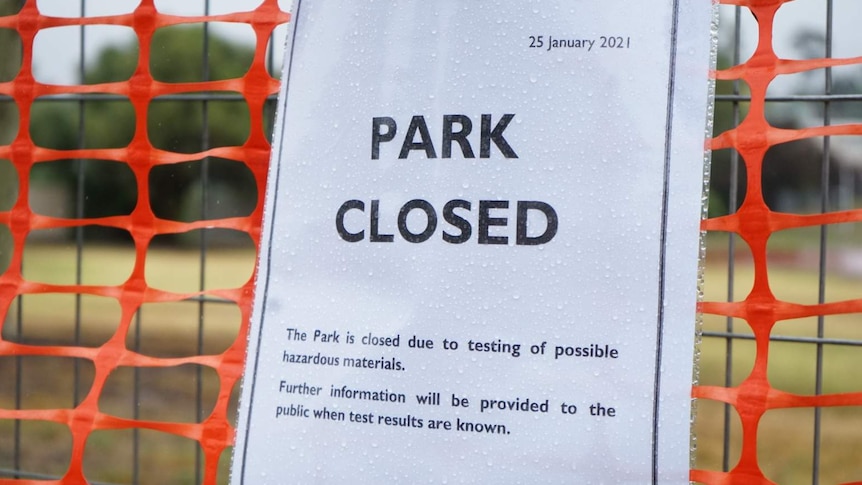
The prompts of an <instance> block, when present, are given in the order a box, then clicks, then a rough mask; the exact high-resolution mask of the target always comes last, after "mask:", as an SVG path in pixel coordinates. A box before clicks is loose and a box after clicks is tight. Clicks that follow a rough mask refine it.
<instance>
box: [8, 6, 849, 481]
mask: <svg viewBox="0 0 862 485" xmlns="http://www.w3.org/2000/svg"><path fill="white" fill-rule="evenodd" d="M261 1H262V0H209V1H205V0H183V1H175V0H161V1H158V0H157V1H155V6H156V9H157V10H158V12H160V13H162V14H170V15H176V16H217V15H222V14H224V15H229V14H235V13H237V12H245V11H252V10H254V9H255V8H257V7H258V6H259V5H260V4H261ZM138 3H139V1H138V0H85V1H81V0H38V1H37V2H36V4H37V5H38V9H39V11H40V12H41V13H42V14H43V15H46V16H52V17H64V18H74V17H99V16H110V15H123V14H128V13H132V12H133V11H134V10H135V8H136V7H137V6H138ZM289 3H290V2H289V1H288V0H281V1H278V6H279V7H280V8H281V9H282V10H284V11H287V10H288V8H289V6H290V5H289ZM22 4H23V2H22V1H19V0H0V16H8V15H13V14H15V13H17V12H18V11H19V10H20V8H21V6H22ZM718 9H719V16H720V28H719V34H718V43H719V50H718V59H717V63H718V67H719V68H720V69H722V68H727V67H729V66H733V65H738V64H741V63H743V62H745V61H746V60H748V59H749V58H750V57H751V56H752V54H753V53H754V52H755V49H756V48H757V45H758V42H759V39H760V35H759V33H758V24H757V21H756V19H755V18H754V17H753V16H752V15H751V13H750V12H749V11H748V9H746V8H740V7H733V6H728V5H721V6H719V8H718ZM860 20H862V2H860V1H859V0H795V1H792V2H789V3H786V4H784V5H783V6H782V7H781V9H780V10H779V12H778V15H777V16H776V21H775V26H774V30H773V37H772V38H773V47H774V49H775V52H776V54H777V55H778V56H780V57H782V58H787V59H814V58H824V57H857V56H862V29H859V28H858V23H859V21H860ZM285 34H286V27H285V26H284V25H280V26H279V27H277V28H275V30H274V32H273V35H272V36H271V37H269V38H268V39H267V45H266V46H265V53H266V54H265V66H266V70H267V72H268V73H269V74H270V75H271V76H273V77H275V78H278V77H279V73H280V69H281V58H282V56H283V43H284V36H285ZM149 48H150V49H151V55H150V57H149V59H150V62H149V66H148V69H149V72H150V74H151V75H152V78H153V80H154V81H155V82H156V83H165V84H172V83H195V82H203V81H218V80H230V79H236V78H241V77H243V76H244V75H245V74H246V73H247V72H249V69H250V68H251V66H252V65H253V62H254V56H255V52H256V49H259V46H258V38H257V37H256V34H255V31H254V30H253V29H252V28H251V26H250V25H248V24H246V23H243V22H241V21H216V20H213V21H209V22H206V23H184V24H180V25H171V26H167V27H163V28H159V29H157V30H156V32H155V34H154V36H153V39H152V42H151V44H150V46H149ZM140 51H141V46H140V45H139V42H138V37H137V35H136V33H135V31H134V30H133V29H131V28H129V27H125V26H119V25H109V24H108V23H105V24H100V25H90V26H86V27H82V26H63V27H53V28H44V29H42V30H40V31H39V32H38V34H37V35H36V37H35V41H34V45H33V59H32V67H33V75H34V77H35V80H36V81H37V82H39V83H45V84H52V85H58V86H82V85H93V84H102V83H122V82H125V81H128V80H129V79H130V78H131V76H132V75H133V74H134V72H135V70H136V68H137V66H138V60H139V56H140ZM21 52H22V47H21V37H20V35H19V34H18V33H17V32H16V31H15V30H13V29H10V28H0V83H4V82H8V81H11V80H13V79H15V77H16V75H17V73H18V72H19V71H20V69H21V65H22V62H23V59H22V56H21ZM766 96H767V103H766V105H767V111H766V116H767V119H768V121H769V123H770V124H771V125H772V126H775V127H781V128H788V129H795V128H804V127H815V126H824V125H829V124H845V123H860V122H862V64H859V63H856V64H853V65H850V66H844V67H838V68H831V69H820V70H814V71H806V72H802V73H800V74H794V75H786V76H779V77H778V78H777V79H775V80H774V81H773V82H772V83H771V84H770V86H769V90H768V91H767V94H766ZM749 99H750V91H749V87H748V86H746V85H745V83H743V82H740V81H733V82H731V81H719V82H717V84H716V105H715V119H714V133H715V134H719V133H722V132H725V131H727V130H729V129H731V128H733V127H735V126H738V125H739V124H740V123H743V122H744V120H745V117H746V115H747V112H748V106H749ZM272 106H274V96H271V101H270V102H269V104H267V105H266V106H265V107H264V109H263V113H262V115H261V114H260V113H258V112H257V110H253V109H251V108H250V107H249V105H248V103H247V101H246V99H245V98H244V97H243V95H242V93H240V92H238V91H230V90H226V91H209V90H207V91H198V92H177V93H175V94H170V95H165V96H162V97H159V98H156V99H154V100H153V101H152V102H151V103H150V106H149V109H148V112H147V119H146V130H147V135H148V138H149V141H150V143H151V144H152V145H153V147H154V148H156V149H159V150H165V151H170V152H173V153H177V154H180V155H182V156H189V155H192V154H199V153H202V152H206V151H207V150H209V149H211V148H218V147H238V146H243V145H244V144H246V143H247V142H248V139H249V137H250V133H252V132H253V131H254V129H253V127H254V126H259V125H262V127H263V132H264V133H265V134H266V135H267V136H269V134H270V132H271V129H272V118H273V115H274V110H273V109H272ZM253 116H262V119H253ZM19 122H20V115H19V111H18V107H17V106H16V104H15V102H14V101H13V100H12V98H11V97H9V96H4V95H2V94H0V146H3V145H9V144H10V143H12V142H13V140H14V139H15V137H16V135H17V134H18V132H19V129H20V128H21V127H20V126H19ZM137 123H138V121H137V120H136V117H135V111H134V108H133V106H132V104H131V103H130V101H129V100H128V98H124V97H122V96H117V95H113V94H108V93H98V92H92V93H87V94H63V93H59V94H54V95H49V96H43V97H41V98H38V99H36V100H35V101H34V102H33V105H32V112H31V117H30V120H29V129H30V132H31V134H32V140H33V143H34V144H35V145H36V146H37V147H39V148H44V149H48V150H61V151H73V150H78V149H82V148H83V149H122V148H124V147H126V146H127V145H128V144H129V143H130V142H131V141H132V139H133V137H134V135H135V130H136V126H138V125H137ZM860 171H862V135H860V136H841V137H831V138H823V137H819V138H806V139H803V140H800V141H796V142H791V143H785V144H781V145H776V146H774V147H772V148H771V149H770V150H769V151H768V152H767V153H766V156H765V158H764V162H763V166H762V174H761V175H762V181H761V182H762V194H763V198H764V201H765V203H766V204H767V206H768V207H769V209H771V210H772V211H776V212H784V213H794V214H817V213H822V212H834V211H843V210H852V209H857V208H859V204H860V199H859V192H860V190H862V179H860V175H862V174H861V173H860ZM27 177H28V181H29V194H28V201H27V203H28V204H29V207H30V209H31V210H32V211H33V212H34V213H36V214H38V215H42V216H47V217H52V218H74V219H90V218H103V217H114V216H118V217H123V216H128V215H130V214H132V212H133V211H134V210H135V208H136V205H137V204H138V201H139V194H138V190H139V184H138V183H137V181H136V176H135V173H134V172H133V170H132V169H131V168H130V166H129V165H128V164H126V163H123V162H122V161H121V160H114V159H81V158H74V157H70V158H68V159H64V158H57V159H56V160H52V161H46V162H40V163H36V164H34V166H33V168H32V170H31V171H30V173H29V174H27ZM148 177H149V179H148V181H147V183H148V188H149V194H148V201H149V204H150V207H151V209H152V211H153V214H154V215H155V217H157V218H159V219H164V220H167V221H175V222H178V223H190V222H194V221H209V220H213V221H215V220H222V219H231V218H249V217H252V216H253V215H254V214H256V211H257V210H258V204H259V201H260V200H261V197H262V193H261V188H260V187H261V186H260V185H259V181H260V180H259V176H258V175H257V174H256V173H255V172H254V171H253V170H252V169H251V168H250V164H249V163H248V161H247V160H243V159H231V158H227V157H216V156H203V155H201V156H200V157H199V158H197V159H194V160H188V161H183V162H181V163H170V164H168V163H166V164H162V165H158V166H156V167H154V168H153V169H152V170H151V171H150V172H149V176H148ZM747 177H748V174H747V173H746V170H745V166H744V164H743V161H742V160H740V158H739V155H738V154H737V153H736V152H734V151H733V150H730V149H724V150H716V151H715V152H714V153H713V154H712V165H711V170H710V179H709V206H708V216H709V217H710V218H715V217H720V216H723V215H727V214H731V213H733V212H735V211H736V210H737V209H738V208H739V207H740V205H741V204H742V203H743V201H744V199H745V192H746V191H745V187H746V184H747V183H748V180H747ZM18 189H19V184H18V176H17V171H16V169H15V167H14V166H13V165H12V163H11V160H9V159H4V158H3V157H0V212H3V211H10V210H12V208H13V207H14V206H15V204H16V202H17V200H18V196H19V191H18ZM11 241H12V235H11V232H10V230H9V228H8V227H6V226H4V225H3V224H0V274H2V273H3V272H4V271H5V270H6V269H7V267H8V265H9V262H10V257H11ZM860 241H862V229H860V227H859V224H854V223H847V224H840V225H835V226H834V227H829V228H826V227H825V226H824V227H807V228H801V229H793V230H788V231H780V232H777V233H775V234H774V235H773V236H772V237H771V238H770V240H769V247H768V255H767V256H768V258H769V261H770V283H771V284H772V290H773V291H774V292H775V294H776V297H777V298H779V299H780V300H785V301H792V302H801V303H818V302H824V301H841V300H849V299H853V298H859V294H860V291H859V290H860V283H862V245H860ZM255 249H256V248H255V242H254V239H253V238H252V237H250V234H249V232H247V231H239V230H230V229H220V228H207V227H201V228H198V229H194V230H190V231H180V232H175V233H166V234H160V235H157V236H156V237H155V238H154V239H153V241H152V244H151V245H150V247H149V248H148V250H147V262H146V268H145V273H146V279H147V283H148V284H149V285H151V286H153V287H155V288H158V289H160V290H164V291H168V292H175V293H177V294H184V293H195V292H204V293H205V294H204V296H202V297H197V298H187V299H184V300H183V301H175V302H164V303H148V304H144V305H143V306H142V307H141V308H140V309H139V311H138V312H137V314H136V316H135V318H134V323H133V325H132V331H130V332H129V333H128V336H127V341H126V346H127V348H129V349H133V350H134V351H135V352H139V353H141V354H144V355H149V356H153V357H157V358H176V357H184V356H191V355H218V354H220V353H222V352H225V351H226V349H228V348H230V347H231V346H232V345H234V344H235V342H236V340H237V338H238V336H239V334H240V327H241V319H242V311H241V309H240V308H239V306H238V305H237V304H236V302H232V301H229V300H225V299H222V298H218V297H217V296H214V295H213V294H211V292H212V290H215V289H222V288H239V287H243V286H244V285H247V284H248V283H249V279H250V278H251V276H252V274H253V270H254V265H255V258H256V254H255ZM705 249H706V250H705V260H704V265H705V266H704V267H705V271H704V287H703V290H704V294H705V297H704V299H705V300H707V301H739V300H742V299H744V298H745V296H746V294H747V292H748V291H749V290H750V289H751V287H752V281H753V278H754V271H753V269H752V267H751V261H752V255H751V251H750V250H749V249H748V248H747V246H746V245H745V243H744V242H743V241H741V240H740V239H739V238H738V237H736V236H734V235H732V234H729V233H719V232H710V233H708V234H706V235H705ZM136 261H137V254H136V248H135V244H134V241H133V240H132V237H131V235H130V234H129V232H127V231H124V230H119V229H117V228H115V227H106V226H104V225H98V224H93V225H85V226H83V227H80V226H79V227H66V228H51V229H44V230H35V231H32V232H30V234H29V235H28V237H27V240H26V244H25V247H24V255H23V272H24V273H23V275H24V277H25V278H26V279H28V280H31V281H39V282H43V283H48V284H77V285H120V284H122V283H123V282H124V281H126V279H127V278H128V277H129V275H130V274H131V272H132V271H133V270H134V267H135V264H136ZM207 292H210V293H207ZM2 310H3V308H0V318H2V317H3V312H2ZM5 317H6V320H5V324H4V325H3V328H2V332H3V333H2V337H3V339H4V340H7V341H13V342H19V343H26V344H28V345H37V346H38V345H77V346H91V347H98V346H99V345H102V344H104V343H105V342H106V341H108V340H109V339H111V338H112V337H113V335H114V334H115V332H116V329H117V325H118V322H119V321H120V320H121V318H122V309H121V307H120V305H119V304H118V303H117V301H116V300H115V299H112V298H106V297H100V296H93V295H88V294H68V293H45V294H28V295H23V296H20V297H18V298H16V299H15V301H14V303H11V304H10V305H9V306H8V308H7V309H6V311H5ZM703 331H704V338H703V342H702V344H701V348H700V364H699V379H700V383H701V384H703V385H717V386H725V387H731V386H735V385H738V384H739V383H740V382H741V381H742V380H743V379H745V378H746V377H747V376H748V375H749V374H750V372H751V369H752V365H753V362H754V354H755V350H754V342H753V339H752V331H751V329H750V328H749V327H748V326H747V324H746V322H744V321H742V320H738V319H733V318H724V317H718V316H714V315H707V316H705V317H704V321H703ZM772 337H773V343H772V344H771V346H770V368H769V380H770V383H771V384H772V385H773V386H774V387H775V388H778V389H782V390H786V391H790V392H796V393H800V394H820V393H832V392H859V391H862V389H860V384H859V382H862V379H860V378H862V375H860V374H859V371H858V369H859V368H862V366H860V364H862V349H860V348H859V346H860V345H862V327H860V322H859V318H858V315H839V316H835V317H829V318H828V319H827V318H825V317H811V318H808V319H805V321H804V322H796V321H794V322H779V323H778V324H777V325H776V328H775V329H774V330H773V333H772ZM94 372H95V371H94V368H93V367H92V365H91V364H89V363H88V361H86V359H70V358H48V357H35V356H25V357H15V358H12V357H3V356H0V382H2V383H4V384H2V385H0V407H3V408H7V409H30V408H38V409H53V408H62V407H68V406H70V405H71V406H74V405H77V404H78V403H79V402H80V401H81V399H83V398H84V396H86V395H87V392H88V389H89V387H90V385H91V383H92V381H93V379H94ZM220 392H221V389H220V380H219V377H218V376H217V375H216V372H215V371H214V370H213V369H212V368H208V367H206V366H200V365H179V366H176V368H172V369H170V371H168V370H167V369H162V368H143V369H139V368H131V367H129V368H124V369H122V371H121V372H114V373H112V375H111V377H110V378H109V379H108V381H107V382H106V387H105V390H104V391H103V393H102V395H101V397H100V398H99V404H98V406H99V409H100V410H101V411H103V412H106V413H111V414H113V415H116V416H123V417H128V418H129V419H151V420H162V421H176V422H191V423H200V422H202V421H203V420H204V419H206V417H207V416H208V415H209V413H210V412H211V410H212V409H213V407H214V406H215V402H216V398H217V396H218V395H219V393H220ZM229 392H230V393H231V398H230V399H231V405H230V407H229V415H228V420H233V419H235V407H236V403H235V400H236V389H231V390H230V391H229ZM860 411H862V410H860V409H859V408H857V407H844V408H833V409H825V410H819V409H817V410H815V409H811V408H808V409H794V410H781V411H776V412H772V413H768V414H767V415H766V416H765V418H764V420H763V422H762V423H761V424H760V426H761V435H762V437H763V438H762V440H761V441H759V442H758V452H759V462H760V466H761V468H762V469H763V471H764V473H765V474H766V475H767V476H768V477H769V478H770V479H771V480H773V481H775V482H776V483H782V484H796V483H800V484H802V483H843V482H849V481H852V480H862V460H860V459H859V457H860V456H862V434H860V433H859V432H858V431H857V432H854V430H859V429H862V412H860ZM735 413H736V412H735V410H734V409H733V408H731V407H729V406H725V405H722V404H720V403H717V402H713V401H703V402H701V403H699V412H698V415H697V418H696V419H695V423H694V426H695V428H694V429H695V435H696V440H697V452H696V454H695V464H694V466H695V467H696V468H700V469H709V470H729V469H732V468H733V467H734V466H735V465H736V464H737V463H738V461H739V459H740V453H741V448H742V446H741V437H742V432H741V426H740V420H739V417H738V416H736V414H735ZM231 422H232V421H231ZM71 449H72V440H71V437H70V436H69V432H68V429H66V428H65V427H63V426H59V425H55V424H52V423H49V422H30V421H28V422H25V421H23V420H3V419H0V479H2V478H6V477H9V478H26V477H31V478H48V477H53V476H62V475H63V474H64V473H65V472H66V470H67V468H68V467H69V460H70V456H71ZM229 456H230V455H229V450H227V451H226V452H225V454H224V457H223V458H222V459H221V460H220V462H219V470H220V471H219V474H218V483H227V473H226V468H227V466H228V464H229ZM84 457H85V462H84V474H85V475H86V477H87V478H88V479H89V480H91V481H93V482H101V483H201V482H202V481H203V476H204V473H203V471H202V470H203V466H204V464H203V459H202V450H201V449H200V447H199V446H198V444H197V443H196V442H189V440H183V439H178V438H176V437H174V436H172V435H169V434H166V433H157V432H154V431H146V430H125V431H122V432H116V433H108V432H97V433H94V436H93V437H91V439H90V440H88V443H87V451H86V453H85V454H84Z"/></svg>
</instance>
